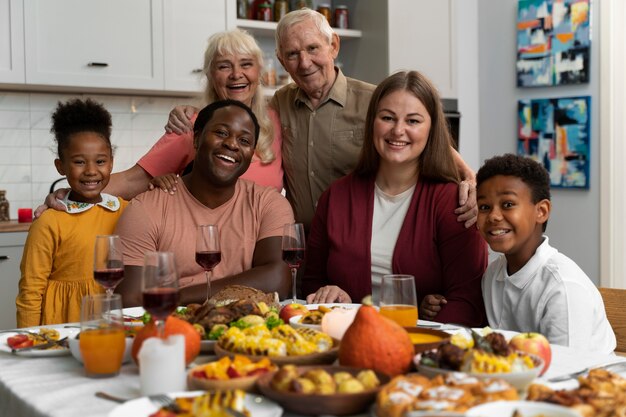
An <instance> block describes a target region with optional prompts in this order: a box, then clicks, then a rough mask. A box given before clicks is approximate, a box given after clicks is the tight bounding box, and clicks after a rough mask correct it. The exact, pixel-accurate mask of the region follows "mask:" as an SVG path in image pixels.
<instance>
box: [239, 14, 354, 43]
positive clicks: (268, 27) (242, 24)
mask: <svg viewBox="0 0 626 417" xmlns="http://www.w3.org/2000/svg"><path fill="white" fill-rule="evenodd" d="M235 25H236V26H237V27H238V28H240V29H245V30H246V31H248V32H250V34H252V35H254V36H274V33H275V32H276V26H277V25H278V23H276V22H264V21H262V20H249V19H236V20H235ZM333 30H334V31H335V32H336V33H337V35H339V37H340V38H341V39H358V38H360V37H361V36H363V32H361V31H360V30H356V29H338V28H333Z"/></svg>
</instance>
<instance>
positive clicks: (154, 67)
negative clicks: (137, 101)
mask: <svg viewBox="0 0 626 417" xmlns="http://www.w3.org/2000/svg"><path fill="white" fill-rule="evenodd" d="M162 22H163V0H133V1H127V0H106V1H101V0H24V30H25V32H24V33H25V51H26V83H28V84H36V85H56V86H69V87H96V88H127V89H152V90H161V89H163V23H162Z"/></svg>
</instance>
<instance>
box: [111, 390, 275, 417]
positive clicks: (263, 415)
mask: <svg viewBox="0 0 626 417" xmlns="http://www.w3.org/2000/svg"><path fill="white" fill-rule="evenodd" d="M205 392H206V391H187V392H175V393H169V394H167V395H168V396H169V397H170V398H178V397H195V396H199V395H202V394H204V393H205ZM244 405H245V407H246V408H247V409H248V410H249V411H250V415H251V416H254V417H281V416H282V415H283V409H282V407H280V406H279V405H278V404H276V403H275V402H274V401H271V400H268V399H267V398H265V397H262V396H260V395H252V394H246V396H245V398H244ZM158 410H159V407H158V406H157V405H156V404H154V403H153V402H152V401H150V400H149V399H148V397H141V398H137V399H134V400H130V401H127V402H125V403H124V404H120V405H118V406H117V407H115V408H114V409H113V410H112V411H111V412H110V413H109V417H128V416H133V417H148V416H150V415H151V414H152V413H154V412H156V411H158Z"/></svg>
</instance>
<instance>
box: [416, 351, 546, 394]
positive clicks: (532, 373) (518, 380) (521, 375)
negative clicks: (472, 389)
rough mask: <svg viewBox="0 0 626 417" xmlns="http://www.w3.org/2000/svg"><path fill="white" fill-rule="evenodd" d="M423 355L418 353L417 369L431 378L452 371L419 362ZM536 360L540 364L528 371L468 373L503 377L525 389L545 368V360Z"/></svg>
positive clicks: (488, 376) (485, 376) (484, 377)
mask: <svg viewBox="0 0 626 417" xmlns="http://www.w3.org/2000/svg"><path fill="white" fill-rule="evenodd" d="M420 356H421V355H419V354H418V355H416V356H415V359H414V361H415V362H416V363H415V365H416V367H417V371H418V372H419V373H420V374H422V375H424V376H427V377H429V378H434V377H435V376H437V375H441V374H447V373H448V372H453V371H450V370H449V369H439V368H434V367H432V366H426V365H421V364H420V363H419V362H418V359H417V358H419V357H420ZM535 360H537V361H540V363H539V365H538V366H537V367H535V368H533V369H529V370H527V371H519V372H506V373H504V372H503V373H494V374H482V373H474V372H466V373H467V374H468V375H472V376H474V377H476V378H479V379H492V378H498V379H502V380H504V381H506V382H508V383H509V384H511V385H513V386H514V387H515V389H517V390H518V391H525V390H526V388H527V387H528V386H529V385H530V384H531V383H532V382H533V381H534V380H535V378H537V377H538V376H539V373H540V372H541V370H542V369H543V360H541V359H540V358H535Z"/></svg>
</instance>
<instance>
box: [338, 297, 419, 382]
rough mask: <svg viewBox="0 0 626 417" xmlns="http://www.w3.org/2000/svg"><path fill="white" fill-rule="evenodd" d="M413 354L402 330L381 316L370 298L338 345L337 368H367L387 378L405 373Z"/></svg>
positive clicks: (407, 336)
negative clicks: (342, 366) (387, 376)
mask: <svg viewBox="0 0 626 417" xmlns="http://www.w3.org/2000/svg"><path fill="white" fill-rule="evenodd" d="M414 355H415V351H414V348H413V343H412V342H411V338H410V337H409V334H408V333H407V331H406V330H404V329H403V328H402V326H400V325H399V324H397V323H395V322H394V321H392V320H389V319H388V318H386V317H383V316H381V315H380V314H379V313H378V311H376V309H375V308H374V307H373V306H372V299H371V297H370V296H368V297H365V299H364V300H363V305H362V306H361V307H360V308H359V311H358V312H357V313H356V317H355V318H354V321H353V322H352V324H351V325H350V327H348V330H346V333H345V334H344V335H343V338H342V339H341V344H340V345H339V364H340V365H346V366H354V367H361V368H369V369H373V370H375V371H379V372H382V373H385V374H387V375H389V376H391V377H394V376H396V375H401V374H404V373H406V372H407V371H408V370H409V369H410V367H411V362H412V360H413V356H414Z"/></svg>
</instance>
